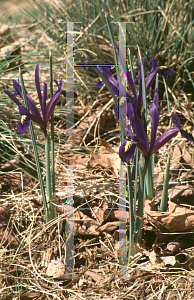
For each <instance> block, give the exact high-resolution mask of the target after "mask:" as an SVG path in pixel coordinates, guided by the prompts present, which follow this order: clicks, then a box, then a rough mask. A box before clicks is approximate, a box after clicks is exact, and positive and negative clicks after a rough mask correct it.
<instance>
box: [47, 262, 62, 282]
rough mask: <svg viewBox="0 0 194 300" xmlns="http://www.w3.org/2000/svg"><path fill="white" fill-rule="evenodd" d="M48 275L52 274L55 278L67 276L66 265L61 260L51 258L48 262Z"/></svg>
mask: <svg viewBox="0 0 194 300" xmlns="http://www.w3.org/2000/svg"><path fill="white" fill-rule="evenodd" d="M46 275H47V276H52V277H53V278H57V277H65V265H64V263H63V262H62V261H60V260H51V262H50V263H49V264H48V267H47V270H46Z"/></svg>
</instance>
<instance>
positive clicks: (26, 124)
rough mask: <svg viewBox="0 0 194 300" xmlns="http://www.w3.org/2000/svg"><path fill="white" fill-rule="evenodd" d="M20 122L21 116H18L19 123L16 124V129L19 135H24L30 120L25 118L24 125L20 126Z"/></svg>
mask: <svg viewBox="0 0 194 300" xmlns="http://www.w3.org/2000/svg"><path fill="white" fill-rule="evenodd" d="M21 121H22V116H20V121H19V122H18V124H17V129H18V131H19V132H20V133H21V134H24V133H25V132H26V131H27V130H28V128H29V126H30V118H29V117H26V119H25V121H24V124H22V123H21Z"/></svg>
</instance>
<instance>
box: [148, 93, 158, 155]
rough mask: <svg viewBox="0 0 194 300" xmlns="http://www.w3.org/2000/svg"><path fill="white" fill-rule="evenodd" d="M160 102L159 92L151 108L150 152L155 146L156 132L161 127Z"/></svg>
mask: <svg viewBox="0 0 194 300" xmlns="http://www.w3.org/2000/svg"><path fill="white" fill-rule="evenodd" d="M158 101H159V96H158V93H157V90H156V92H155V95H154V99H153V102H152V103H151V105H150V107H149V114H150V117H151V139H150V151H151V149H152V147H153V145H154V141H155V139H156V132H157V128H158V125H159V113H158Z"/></svg>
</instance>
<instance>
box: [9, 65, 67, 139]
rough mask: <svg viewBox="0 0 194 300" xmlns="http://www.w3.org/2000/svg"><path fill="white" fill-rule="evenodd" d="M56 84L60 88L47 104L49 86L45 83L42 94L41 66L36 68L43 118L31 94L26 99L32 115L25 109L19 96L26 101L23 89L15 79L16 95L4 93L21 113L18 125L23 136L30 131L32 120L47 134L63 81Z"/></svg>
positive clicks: (36, 80)
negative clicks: (48, 124) (47, 127)
mask: <svg viewBox="0 0 194 300" xmlns="http://www.w3.org/2000/svg"><path fill="white" fill-rule="evenodd" d="M55 82H56V84H57V86H58V90H57V92H56V93H55V94H54V96H53V97H52V98H51V99H50V101H49V103H48V104H46V100H47V84H46V83H44V86H43V93H41V89H40V81H39V65H37V66H36V70H35V85H36V90H37V94H38V98H39V102H40V106H41V111H42V116H41V114H40V112H39V110H38V108H37V107H36V104H35V103H34V101H33V100H32V98H31V97H30V95H29V94H26V97H27V100H28V106H29V110H30V112H31V113H30V112H29V111H28V110H27V109H26V108H25V107H24V103H20V101H19V100H18V98H17V96H19V97H20V98H22V100H24V99H23V94H22V89H21V86H20V84H19V82H17V81H15V80H14V79H13V87H14V89H15V93H14V94H12V93H11V92H9V91H4V93H6V94H7V95H8V96H9V98H11V99H12V100H13V101H14V102H15V103H16V104H17V105H18V108H19V113H20V121H19V123H18V125H17V129H18V130H19V132H20V133H21V134H24V133H25V132H26V131H27V130H28V128H29V126H30V120H32V121H34V122H36V123H37V124H39V125H40V127H41V128H42V129H43V131H44V132H45V133H46V126H47V123H48V121H49V119H50V116H51V115H52V113H53V111H54V108H55V106H56V104H57V101H58V98H59V96H60V94H61V87H62V79H61V80H60V83H59V84H58V82H57V81H55Z"/></svg>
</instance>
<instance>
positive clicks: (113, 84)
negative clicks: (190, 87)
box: [95, 46, 175, 116]
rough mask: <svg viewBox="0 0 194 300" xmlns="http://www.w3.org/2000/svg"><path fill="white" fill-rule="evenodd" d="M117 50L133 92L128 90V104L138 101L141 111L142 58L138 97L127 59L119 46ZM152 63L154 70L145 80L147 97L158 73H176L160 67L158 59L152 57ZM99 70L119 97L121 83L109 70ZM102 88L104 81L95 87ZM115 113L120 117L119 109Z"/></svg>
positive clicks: (99, 67) (138, 62) (106, 68)
mask: <svg viewBox="0 0 194 300" xmlns="http://www.w3.org/2000/svg"><path fill="white" fill-rule="evenodd" d="M115 48H116V49H117V54H118V55H120V59H119V60H120V64H121V68H122V69H123V71H124V72H126V75H127V82H128V86H129V88H130V90H131V92H132V94H131V93H130V92H129V91H128V90H126V98H127V102H128V103H129V102H131V101H133V100H134V99H136V101H137V109H138V110H140V109H141V107H142V99H143V98H142V75H141V63H140V58H138V60H137V69H138V85H139V93H138V97H137V94H136V89H135V83H134V82H133V79H132V76H131V73H130V72H129V69H128V66H127V65H126V59H124V57H123V55H122V54H121V53H119V48H118V46H115ZM142 61H143V65H144V71H145V70H146V60H145V59H144V58H143V57H142ZM151 61H152V69H151V71H150V73H149V75H148V76H147V77H146V79H145V87H146V95H147V94H148V92H149V89H150V87H151V85H152V83H153V81H154V78H155V77H156V74H157V73H158V74H159V75H161V76H166V75H171V74H173V73H175V71H173V70H172V69H170V68H167V67H165V66H162V67H158V66H157V61H156V59H154V58H153V57H152V56H151ZM126 67H127V68H126ZM98 69H99V70H100V72H101V73H102V74H103V75H104V77H105V78H106V79H107V81H108V83H109V84H110V86H111V88H112V90H113V92H114V94H115V95H116V96H119V82H118V81H117V80H116V79H115V78H114V76H113V75H112V73H111V71H110V70H109V68H108V67H101V66H98ZM102 86H103V81H102V80H100V81H99V82H98V83H97V84H96V85H95V87H102ZM123 88H124V87H123ZM115 112H116V114H117V116H118V110H117V108H116V109H115Z"/></svg>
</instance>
